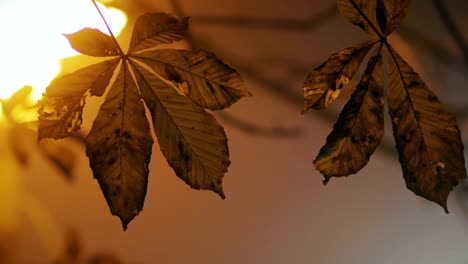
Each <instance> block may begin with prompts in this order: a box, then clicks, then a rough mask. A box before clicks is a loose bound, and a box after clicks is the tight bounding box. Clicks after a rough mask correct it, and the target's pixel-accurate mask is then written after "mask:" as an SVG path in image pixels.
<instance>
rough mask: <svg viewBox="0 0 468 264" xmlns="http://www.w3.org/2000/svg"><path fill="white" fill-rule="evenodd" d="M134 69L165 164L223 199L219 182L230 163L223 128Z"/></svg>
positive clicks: (209, 116) (166, 85) (211, 118)
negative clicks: (166, 162) (165, 160)
mask: <svg viewBox="0 0 468 264" xmlns="http://www.w3.org/2000/svg"><path fill="white" fill-rule="evenodd" d="M135 71H136V76H137V80H138V85H139V86H140V89H141V93H142V97H143V99H144V100H145V102H146V105H147V106H148V108H149V109H150V112H151V116H152V120H153V126H154V130H155V132H156V136H157V138H158V142H159V146H160V148H161V151H162V153H163V154H164V156H165V157H166V159H167V161H168V163H169V165H171V167H172V168H173V169H174V171H175V172H176V174H177V176H179V177H180V178H181V179H182V180H184V181H185V182H186V183H187V184H189V185H190V186H191V187H192V188H195V189H209V190H213V191H215V192H216V193H218V194H219V195H220V196H221V197H222V198H224V193H223V190H222V186H221V182H222V178H223V176H224V174H225V173H226V171H227V167H228V166H229V164H230V161H229V150H228V145H227V138H226V134H225V133H224V129H223V128H222V127H221V126H220V125H219V123H218V122H217V121H216V119H215V118H214V117H213V116H212V115H211V114H209V113H207V112H206V111H205V110H204V109H203V108H201V107H199V106H197V105H195V104H193V102H192V101H191V100H190V99H189V98H187V97H185V96H182V95H180V94H178V93H177V92H176V91H175V90H174V88H172V87H171V86H169V85H168V84H166V83H165V82H163V81H161V80H159V79H158V78H157V77H156V76H154V74H151V73H150V72H149V71H147V70H145V69H144V68H142V67H141V66H137V67H136V70H135ZM181 157H182V158H181Z"/></svg>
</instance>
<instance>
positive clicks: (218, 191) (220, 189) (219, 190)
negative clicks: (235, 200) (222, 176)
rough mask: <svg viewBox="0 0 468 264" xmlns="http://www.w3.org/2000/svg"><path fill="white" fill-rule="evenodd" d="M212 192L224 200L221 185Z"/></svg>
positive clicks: (224, 196)
mask: <svg viewBox="0 0 468 264" xmlns="http://www.w3.org/2000/svg"><path fill="white" fill-rule="evenodd" d="M213 191H214V192H215V193H217V194H218V195H219V197H221V199H223V200H225V199H226V195H225V194H224V191H223V187H222V186H221V185H220V186H219V187H218V188H216V189H214V190H213Z"/></svg>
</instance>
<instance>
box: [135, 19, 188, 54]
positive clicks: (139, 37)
mask: <svg viewBox="0 0 468 264" xmlns="http://www.w3.org/2000/svg"><path fill="white" fill-rule="evenodd" d="M187 29H188V18H183V19H178V18H176V17H173V16H171V15H168V14H166V13H147V14H144V15H142V16H140V17H139V18H138V19H137V21H136V23H135V26H134V28H133V34H132V39H131V41H130V53H134V52H137V51H141V50H145V49H149V48H153V47H155V46H158V45H160V44H167V43H172V42H175V41H179V40H182V39H183V38H184V37H185V35H186V34H187Z"/></svg>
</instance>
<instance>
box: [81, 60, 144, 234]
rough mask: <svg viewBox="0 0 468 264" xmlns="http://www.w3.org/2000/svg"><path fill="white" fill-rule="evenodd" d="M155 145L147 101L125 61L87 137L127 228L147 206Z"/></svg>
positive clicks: (96, 174) (110, 197)
mask: <svg viewBox="0 0 468 264" xmlns="http://www.w3.org/2000/svg"><path fill="white" fill-rule="evenodd" d="M152 145H153V138H152V137H151V133H150V129H149V124H148V121H147V119H146V116H145V108H144V106H143V102H142V101H141V97H140V94H139V92H138V89H137V87H136V85H135V82H134V81H133V80H132V77H131V75H130V72H129V70H128V67H127V64H126V63H123V64H122V67H121V69H120V72H119V74H118V76H117V79H116V80H115V82H114V84H113V85H112V86H111V88H110V90H109V93H108V94H107V96H106V99H105V101H104V103H103V104H102V106H101V109H100V110H99V113H98V116H97V117H96V119H95V120H94V123H93V127H92V128H91V131H90V132H89V134H88V137H87V138H86V154H87V155H88V157H89V159H90V165H91V169H92V170H93V173H94V177H95V178H96V179H97V180H98V182H99V185H100V186H101V189H102V192H103V193H104V196H105V197H106V200H107V203H108V204H109V207H110V210H111V213H112V214H114V215H118V216H119V217H120V219H121V221H122V225H123V227H124V229H126V228H127V225H128V223H129V222H130V221H131V220H132V219H133V218H134V217H135V216H136V215H137V214H138V213H139V212H140V211H141V210H142V209H143V203H144V199H145V195H146V185H147V182H148V163H149V161H150V157H151V150H152Z"/></svg>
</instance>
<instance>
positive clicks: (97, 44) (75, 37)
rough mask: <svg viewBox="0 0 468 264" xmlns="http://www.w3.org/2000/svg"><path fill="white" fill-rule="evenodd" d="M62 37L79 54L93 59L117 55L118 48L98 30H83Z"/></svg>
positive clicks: (110, 38)
mask: <svg viewBox="0 0 468 264" xmlns="http://www.w3.org/2000/svg"><path fill="white" fill-rule="evenodd" d="M64 36H65V37H66V38H67V39H68V41H69V42H70V45H71V46H72V48H73V49H75V50H76V51H78V52H79V53H82V54H85V55H89V56H94V57H108V56H117V55H119V48H118V47H117V46H116V44H115V41H114V40H113V39H112V37H111V36H109V35H107V34H104V33H102V32H101V31H100V30H99V29H94V28H83V29H81V30H79V31H77V32H75V33H72V34H64Z"/></svg>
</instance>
